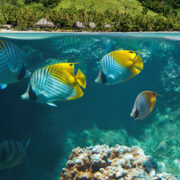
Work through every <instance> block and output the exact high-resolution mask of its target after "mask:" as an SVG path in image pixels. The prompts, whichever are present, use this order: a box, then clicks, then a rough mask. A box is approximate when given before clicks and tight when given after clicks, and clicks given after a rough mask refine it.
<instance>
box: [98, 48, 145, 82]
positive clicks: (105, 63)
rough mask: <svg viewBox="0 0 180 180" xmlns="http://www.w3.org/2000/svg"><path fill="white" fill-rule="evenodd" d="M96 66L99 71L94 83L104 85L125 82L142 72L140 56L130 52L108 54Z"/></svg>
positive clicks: (121, 51)
mask: <svg viewBox="0 0 180 180" xmlns="http://www.w3.org/2000/svg"><path fill="white" fill-rule="evenodd" d="M98 64H99V69H100V71H99V75H98V77H97V78H96V79H95V82H96V83H100V84H105V85H112V84H117V83H120V82H124V81H127V80H129V79H131V78H132V77H134V76H136V75H137V74H139V73H140V72H141V71H142V70H143V61H142V58H141V55H140V54H139V53H138V52H136V51H131V50H117V51H113V52H110V53H108V54H107V55H105V56H104V57H103V58H102V59H101V61H100V62H99V63H98Z"/></svg>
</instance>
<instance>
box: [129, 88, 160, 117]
mask: <svg viewBox="0 0 180 180" xmlns="http://www.w3.org/2000/svg"><path fill="white" fill-rule="evenodd" d="M157 95H158V94H157V93H155V92H152V91H143V92H141V93H140V94H139V95H138V96H137V98H136V100H135V104H134V107H133V109H132V113H131V117H133V118H134V119H144V118H145V117H147V116H148V115H149V114H150V113H151V112H152V110H153V108H154V105H155V103H156V96H157Z"/></svg>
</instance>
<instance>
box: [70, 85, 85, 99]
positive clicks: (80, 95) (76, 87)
mask: <svg viewBox="0 0 180 180" xmlns="http://www.w3.org/2000/svg"><path fill="white" fill-rule="evenodd" d="M74 91H75V93H76V95H75V96H72V97H70V98H68V99H67V100H74V99H78V98H81V97H82V96H83V95H84V92H83V91H82V89H81V88H80V87H79V85H78V84H76V85H75V86H74Z"/></svg>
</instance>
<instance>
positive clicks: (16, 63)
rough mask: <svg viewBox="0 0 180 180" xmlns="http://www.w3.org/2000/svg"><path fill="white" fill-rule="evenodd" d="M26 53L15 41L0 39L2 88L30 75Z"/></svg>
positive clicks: (0, 78)
mask: <svg viewBox="0 0 180 180" xmlns="http://www.w3.org/2000/svg"><path fill="white" fill-rule="evenodd" d="M24 59H25V54H24V52H23V51H22V50H21V49H20V48H19V47H18V46H16V45H15V44H14V43H11V42H9V41H5V40H0V89H4V88H6V86H7V85H8V84H12V83H15V82H16V81H19V80H21V79H24V78H26V77H28V76H30V72H29V71H28V70H27V69H26V68H25V64H24Z"/></svg>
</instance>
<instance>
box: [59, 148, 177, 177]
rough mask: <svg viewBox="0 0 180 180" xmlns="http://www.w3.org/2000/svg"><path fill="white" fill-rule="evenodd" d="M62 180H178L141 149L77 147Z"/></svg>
mask: <svg viewBox="0 0 180 180" xmlns="http://www.w3.org/2000/svg"><path fill="white" fill-rule="evenodd" d="M60 179H61V180H68V179H77V180H91V179H92V180H106V179H107V180H108V179H124V180H125V179H126V180H135V179H136V180H137V179H144V180H148V179H152V180H163V179H164V180H165V179H167V180H176V178H175V177H173V176H171V175H170V174H167V173H158V164H157V162H156V160H154V158H153V157H151V156H146V155H145V154H144V152H143V150H142V149H141V148H139V147H138V146H133V147H127V146H120V145H116V146H115V147H112V148H110V147H109V146H107V145H96V146H94V147H93V146H90V147H87V148H84V149H82V148H80V147H77V148H75V149H74V150H73V151H72V153H71V155H70V157H69V160H68V161H67V163H66V168H63V169H62V172H61V178H60Z"/></svg>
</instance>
